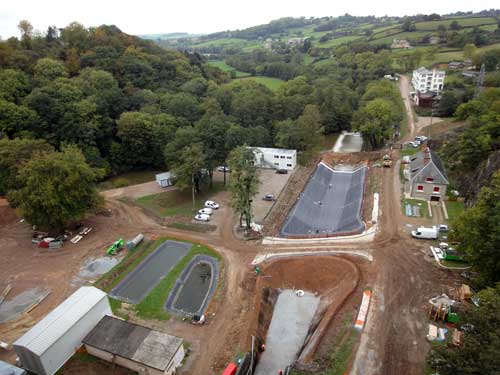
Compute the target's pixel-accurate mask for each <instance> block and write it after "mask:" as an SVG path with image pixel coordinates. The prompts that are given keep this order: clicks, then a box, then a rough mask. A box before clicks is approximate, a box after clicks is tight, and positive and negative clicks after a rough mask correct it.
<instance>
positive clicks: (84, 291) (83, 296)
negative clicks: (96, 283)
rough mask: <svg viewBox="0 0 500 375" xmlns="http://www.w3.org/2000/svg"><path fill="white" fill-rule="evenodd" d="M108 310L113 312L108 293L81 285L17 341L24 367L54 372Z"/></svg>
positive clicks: (47, 374) (40, 373) (41, 374)
mask: <svg viewBox="0 0 500 375" xmlns="http://www.w3.org/2000/svg"><path fill="white" fill-rule="evenodd" d="M106 314H110V315H111V307H110V306H109V301H108V297H107V295H106V293H104V292H103V291H101V290H99V289H97V288H94V287H91V286H84V287H81V288H80V289H78V290H77V291H76V292H75V293H73V294H72V295H71V296H69V297H68V298H67V299H66V300H65V301H64V302H63V303H61V304H60V305H59V306H57V307H56V308H55V309H54V310H52V311H51V312H50V313H49V314H48V315H47V316H46V317H45V318H43V319H42V320H41V321H40V322H38V323H37V324H36V325H35V326H33V328H31V329H30V330H29V331H28V332H26V333H25V334H24V335H23V336H21V338H19V339H18V340H17V341H16V342H14V344H13V346H14V350H15V351H16V353H17V355H18V357H19V359H20V360H21V364H22V367H23V368H25V369H27V370H29V371H30V372H33V373H35V374H38V375H52V374H54V373H55V372H56V371H57V370H59V369H60V368H61V367H62V366H63V365H64V363H66V361H67V360H68V359H69V358H70V357H71V356H72V355H73V354H74V353H75V351H76V349H78V348H79V347H80V346H81V345H82V340H83V338H84V337H85V336H86V335H87V334H88V333H89V332H90V331H91V330H92V329H93V328H94V327H95V326H96V324H97V323H98V322H99V321H100V320H101V319H102V317H103V316H104V315H106Z"/></svg>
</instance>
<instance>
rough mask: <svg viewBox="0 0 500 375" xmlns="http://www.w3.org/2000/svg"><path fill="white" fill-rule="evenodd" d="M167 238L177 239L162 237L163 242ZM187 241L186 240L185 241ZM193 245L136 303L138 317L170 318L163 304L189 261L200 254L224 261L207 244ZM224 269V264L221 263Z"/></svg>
mask: <svg viewBox="0 0 500 375" xmlns="http://www.w3.org/2000/svg"><path fill="white" fill-rule="evenodd" d="M166 240H175V241H178V240H177V239H175V238H161V242H164V241H166ZM184 242H186V241H184ZM192 244H193V247H192V248H191V250H190V251H189V253H187V254H186V256H184V258H182V259H181V260H180V261H179V263H177V264H176V265H175V267H174V268H173V269H172V271H170V272H169V273H168V275H167V276H165V277H164V278H163V279H162V280H161V281H160V283H159V284H158V285H157V286H156V287H155V288H154V289H153V290H152V291H151V292H150V293H149V294H148V295H147V296H146V298H144V299H143V300H142V301H141V302H140V303H138V304H137V305H135V311H136V314H137V316H138V317H140V318H143V319H156V320H167V319H169V318H170V314H169V313H167V312H166V311H165V310H164V309H163V306H164V305H165V301H166V300H167V297H168V294H169V293H170V290H171V289H172V287H173V286H174V284H175V281H176V280H177V278H178V277H179V276H180V274H181V272H182V270H183V269H184V268H185V267H186V266H187V264H188V263H189V261H190V260H191V259H192V258H193V257H194V256H195V255H198V254H204V255H208V256H211V257H214V258H216V259H217V260H218V261H219V262H222V257H221V256H220V255H219V254H218V253H217V252H216V251H215V250H213V249H211V248H209V247H208V246H205V245H200V244H196V243H192ZM220 268H221V269H222V264H220Z"/></svg>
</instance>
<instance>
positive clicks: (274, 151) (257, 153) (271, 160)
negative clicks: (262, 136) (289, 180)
mask: <svg viewBox="0 0 500 375" xmlns="http://www.w3.org/2000/svg"><path fill="white" fill-rule="evenodd" d="M249 148H250V149H252V151H253V154H254V157H255V161H254V163H255V166H257V167H259V168H269V169H285V170H287V171H292V170H294V169H295V167H296V166H297V150H287V149H283V148H267V147H249Z"/></svg>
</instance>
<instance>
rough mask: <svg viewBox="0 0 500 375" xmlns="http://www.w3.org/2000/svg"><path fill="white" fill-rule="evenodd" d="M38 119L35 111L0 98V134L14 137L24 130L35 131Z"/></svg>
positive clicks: (24, 131) (21, 133)
mask: <svg viewBox="0 0 500 375" xmlns="http://www.w3.org/2000/svg"><path fill="white" fill-rule="evenodd" d="M39 120H40V119H39V117H38V116H37V113H36V112H35V111H32V110H31V109H29V108H27V107H25V106H23V105H16V104H14V103H11V102H7V101H5V100H3V99H0V134H2V133H3V134H5V135H7V136H8V137H9V138H14V137H16V136H20V135H23V133H24V134H25V133H26V132H35V131H36V130H37V125H38V123H39Z"/></svg>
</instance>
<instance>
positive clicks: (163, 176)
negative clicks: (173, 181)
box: [156, 172, 172, 180]
mask: <svg viewBox="0 0 500 375" xmlns="http://www.w3.org/2000/svg"><path fill="white" fill-rule="evenodd" d="M171 177H172V174H171V173H170V172H163V173H159V174H157V175H156V179H157V180H158V179H159V180H168V179H169V178H171Z"/></svg>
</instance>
